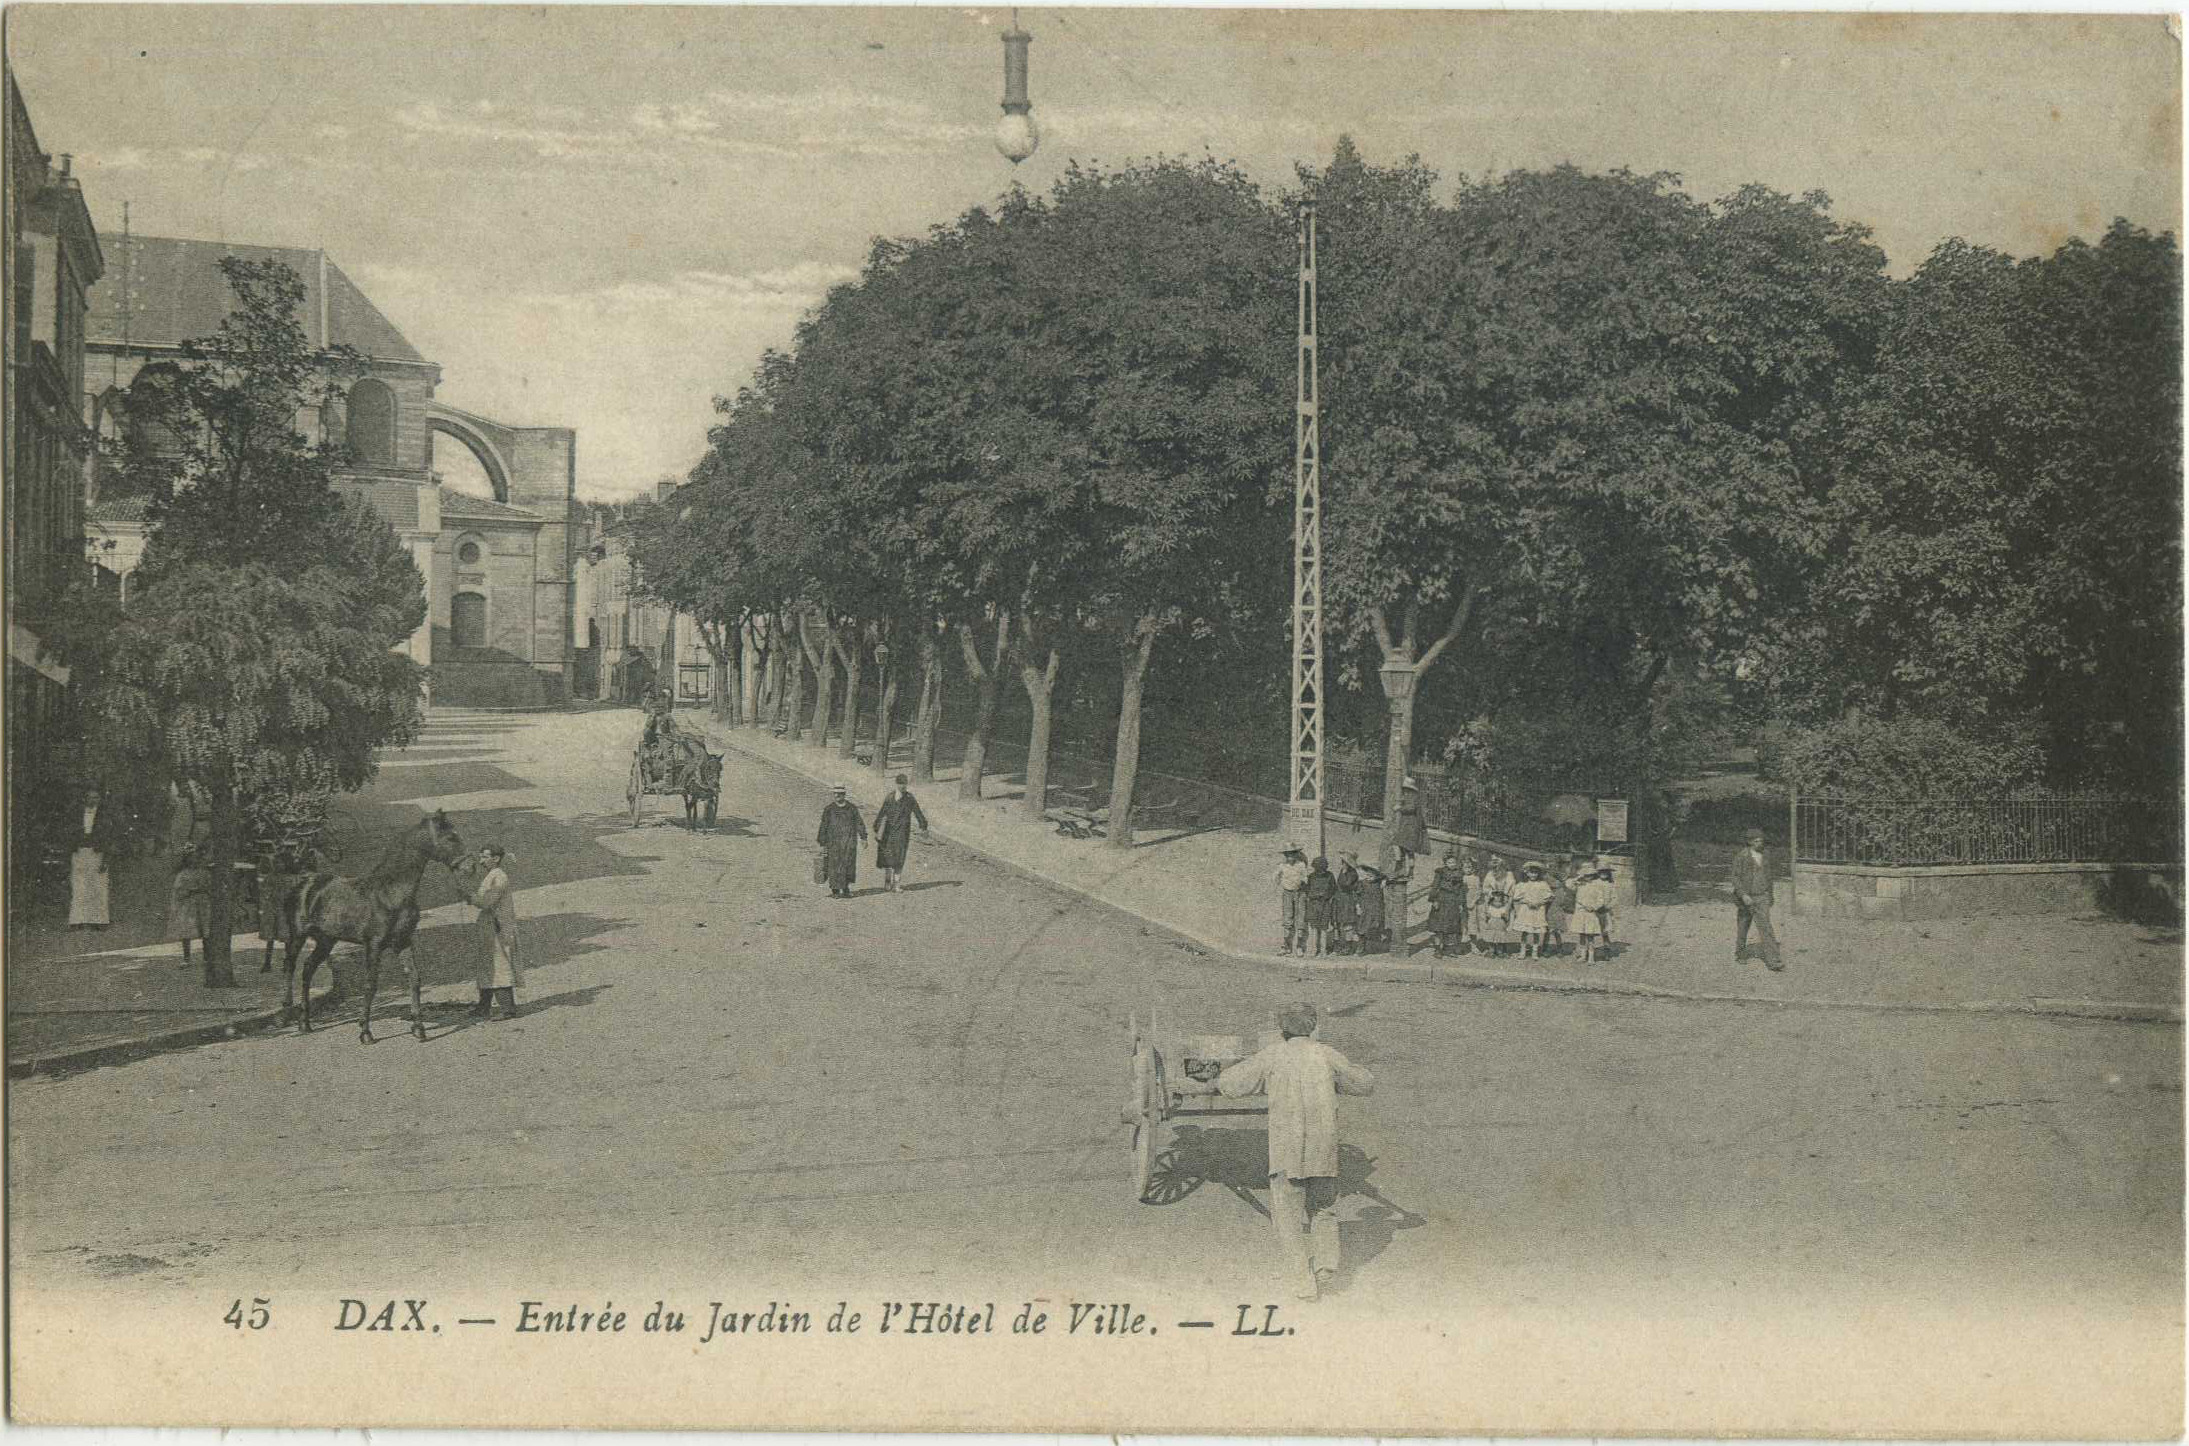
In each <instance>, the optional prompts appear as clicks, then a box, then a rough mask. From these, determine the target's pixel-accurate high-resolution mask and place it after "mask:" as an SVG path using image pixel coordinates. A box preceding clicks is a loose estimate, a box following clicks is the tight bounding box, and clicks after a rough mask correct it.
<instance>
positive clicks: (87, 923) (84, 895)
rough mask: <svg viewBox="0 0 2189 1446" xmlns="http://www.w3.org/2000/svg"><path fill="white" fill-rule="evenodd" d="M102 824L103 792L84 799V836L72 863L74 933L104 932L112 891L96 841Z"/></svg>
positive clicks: (70, 905)
mask: <svg viewBox="0 0 2189 1446" xmlns="http://www.w3.org/2000/svg"><path fill="white" fill-rule="evenodd" d="M98 822H99V790H98V789H96V788H94V789H92V790H91V792H90V793H89V794H88V795H87V796H86V797H85V799H84V832H83V836H82V838H81V839H79V840H78V842H77V844H76V851H75V852H74V853H72V854H70V855H69V860H68V926H69V927H70V928H71V929H104V928H105V927H106V926H107V924H108V923H109V922H110V921H109V919H108V917H107V906H108V899H109V897H110V894H109V890H108V881H107V872H106V854H105V853H104V852H102V851H101V850H100V848H99V845H98V843H97V842H96V841H95V835H94V830H95V829H96V828H97V826H98Z"/></svg>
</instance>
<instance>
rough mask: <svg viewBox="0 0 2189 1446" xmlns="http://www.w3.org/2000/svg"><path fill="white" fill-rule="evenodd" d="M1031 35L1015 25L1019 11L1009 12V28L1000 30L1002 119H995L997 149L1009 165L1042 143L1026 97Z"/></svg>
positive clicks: (1031, 107)
mask: <svg viewBox="0 0 2189 1446" xmlns="http://www.w3.org/2000/svg"><path fill="white" fill-rule="evenodd" d="M1033 43H1034V37H1033V36H1031V35H1028V34H1027V33H1026V32H1025V31H1023V30H1021V29H1019V28H1018V12H1017V11H1015V10H1014V11H1012V12H1011V28H1010V29H1009V30H1006V31H1004V32H1003V119H1002V120H1000V121H998V122H996V149H997V150H998V151H1000V152H1002V154H1003V158H1004V159H1005V160H1007V161H1009V162H1010V163H1011V164H1012V165H1014V166H1015V165H1017V164H1018V163H1019V162H1020V161H1023V160H1025V159H1026V158H1027V157H1028V156H1030V155H1032V154H1033V153H1034V151H1035V149H1036V148H1037V147H1038V146H1040V144H1041V128H1040V127H1039V126H1037V125H1035V124H1034V116H1033V110H1034V103H1033V102H1032V101H1030V100H1028V99H1027V98H1026V48H1027V47H1028V46H1030V45H1032V44H1033Z"/></svg>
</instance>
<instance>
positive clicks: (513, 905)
mask: <svg viewBox="0 0 2189 1446" xmlns="http://www.w3.org/2000/svg"><path fill="white" fill-rule="evenodd" d="M508 857H509V853H508V851H507V850H506V849H504V848H503V847H502V846H501V845H500V844H488V845H487V846H486V847H485V848H482V849H480V850H479V872H480V875H481V877H480V879H479V884H478V887H477V888H476V889H474V890H473V891H472V895H471V904H472V907H473V908H475V909H477V910H478V911H479V1002H478V1003H477V1004H476V1005H474V1006H473V1007H472V1011H471V1012H472V1013H473V1014H476V1015H478V1016H479V1017H481V1018H482V1019H515V1018H516V1017H517V991H518V990H519V989H521V988H522V987H524V969H523V967H522V966H521V965H519V964H518V962H517V900H516V899H515V897H514V893H515V891H514V889H512V887H511V886H510V882H509V873H508V871H507V870H506V869H504V868H503V867H502V865H503V863H504V861H505V860H507V859H508ZM497 1005H499V1006H500V1011H499V1012H497V1010H496V1006H497Z"/></svg>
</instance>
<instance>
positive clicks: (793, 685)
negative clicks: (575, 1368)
mask: <svg viewBox="0 0 2189 1446" xmlns="http://www.w3.org/2000/svg"><path fill="white" fill-rule="evenodd" d="M786 641H787V643H788V644H789V646H788V647H786V648H785V650H784V658H783V666H784V668H785V670H786V671H787V673H788V677H787V679H786V682H787V683H788V684H789V686H788V687H787V688H785V689H784V690H783V702H784V708H783V738H784V740H785V741H786V742H790V743H796V742H798V741H799V740H800V739H802V738H804V737H805V736H806V718H805V712H806V708H805V704H806V650H805V649H804V648H803V647H801V646H800V645H799V643H798V640H797V637H796V636H795V635H793V636H792V637H791V638H789V639H787V640H786Z"/></svg>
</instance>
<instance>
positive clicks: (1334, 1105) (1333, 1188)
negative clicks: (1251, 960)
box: [1216, 1004, 1376, 1300]
mask: <svg viewBox="0 0 2189 1446" xmlns="http://www.w3.org/2000/svg"><path fill="white" fill-rule="evenodd" d="M1315 1022H1316V1016H1315V1006H1314V1005H1312V1004H1293V1005H1288V1006H1286V1008H1285V1009H1284V1010H1283V1011H1281V1012H1280V1013H1279V1014H1278V1016H1277V1028H1278V1029H1279V1030H1280V1031H1281V1032H1282V1033H1283V1035H1284V1038H1283V1039H1282V1040H1281V1041H1279V1042H1278V1043H1276V1044H1273V1045H1270V1046H1269V1047H1267V1048H1266V1049H1262V1050H1260V1051H1257V1052H1256V1053H1254V1054H1252V1055H1250V1056H1248V1057H1247V1058H1245V1059H1242V1060H1240V1061H1239V1062H1238V1063H1237V1064H1234V1065H1232V1066H1230V1067H1229V1068H1227V1069H1226V1070H1225V1071H1224V1072H1223V1073H1222V1074H1221V1075H1220V1076H1218V1077H1217V1080H1216V1088H1217V1092H1218V1093H1220V1094H1223V1095H1225V1096H1227V1097H1229V1098H1232V1099H1240V1098H1243V1097H1245V1096H1247V1095H1254V1094H1266V1095H1267V1096H1268V1097H1269V1218H1270V1223H1271V1224H1273V1225H1274V1226H1276V1228H1277V1244H1278V1248H1279V1250H1280V1251H1281V1252H1282V1254H1283V1257H1284V1260H1285V1265H1286V1268H1287V1270H1288V1271H1290V1273H1291V1274H1292V1277H1293V1279H1294V1281H1295V1283H1296V1289H1297V1292H1298V1294H1299V1297H1300V1299H1302V1300H1313V1299H1315V1297H1316V1296H1317V1295H1319V1294H1320V1293H1321V1279H1322V1277H1324V1276H1327V1275H1330V1274H1331V1273H1333V1272H1334V1271H1336V1270H1337V1268H1338V1222H1337V1218H1336V1217H1335V1216H1334V1215H1332V1214H1331V1213H1330V1211H1331V1208H1332V1207H1333V1206H1335V1205H1336V1204H1337V1203H1338V1099H1337V1097H1338V1096H1339V1095H1341V1094H1348V1095H1365V1094H1370V1093H1372V1092H1373V1091H1374V1090H1375V1088H1376V1079H1375V1076H1374V1075H1371V1074H1370V1073H1369V1072H1368V1071H1367V1070H1365V1069H1362V1068H1361V1067H1360V1066H1359V1065H1356V1064H1353V1063H1350V1062H1349V1061H1348V1060H1347V1059H1346V1057H1345V1056H1344V1055H1342V1054H1340V1053H1338V1052H1337V1051H1336V1050H1334V1049H1332V1048H1331V1047H1330V1046H1329V1045H1327V1044H1324V1043H1322V1042H1321V1041H1320V1040H1318V1039H1314V1038H1312V1036H1313V1034H1314V1033H1315Z"/></svg>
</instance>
